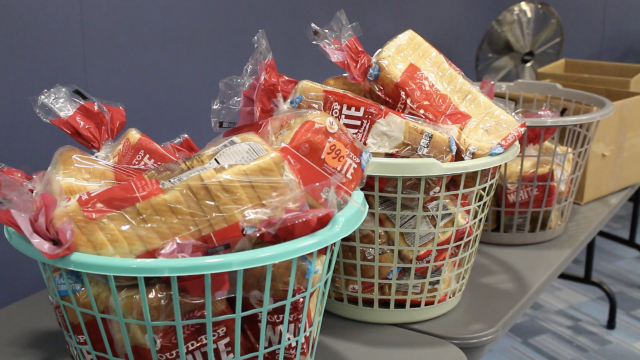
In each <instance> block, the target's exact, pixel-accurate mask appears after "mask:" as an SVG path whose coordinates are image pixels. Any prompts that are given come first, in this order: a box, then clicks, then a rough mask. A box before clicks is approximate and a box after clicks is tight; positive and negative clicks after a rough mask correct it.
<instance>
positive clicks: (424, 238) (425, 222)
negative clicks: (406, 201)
mask: <svg viewBox="0 0 640 360" xmlns="http://www.w3.org/2000/svg"><path fill="white" fill-rule="evenodd" d="M389 218H390V219H391V221H393V223H394V224H395V223H396V215H395V214H389ZM417 221H418V216H417V215H401V216H400V225H399V227H400V229H411V230H415V229H416V227H417V226H416V225H417ZM419 230H434V228H433V225H431V221H429V218H427V217H426V216H423V217H422V221H421V222H420V229H419ZM402 234H403V235H404V239H405V241H406V242H407V244H409V246H415V243H416V234H415V233H411V232H404V233H402ZM435 235H436V234H435V232H428V233H421V234H420V239H419V240H418V246H422V245H424V244H426V243H427V242H429V241H431V240H433V238H434V237H435Z"/></svg>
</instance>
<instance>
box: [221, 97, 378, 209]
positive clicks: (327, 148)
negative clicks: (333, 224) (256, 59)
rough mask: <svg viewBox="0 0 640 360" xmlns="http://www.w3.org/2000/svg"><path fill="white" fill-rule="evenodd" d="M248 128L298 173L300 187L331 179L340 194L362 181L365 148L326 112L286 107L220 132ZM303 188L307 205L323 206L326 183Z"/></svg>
mask: <svg viewBox="0 0 640 360" xmlns="http://www.w3.org/2000/svg"><path fill="white" fill-rule="evenodd" d="M251 132H253V133H257V134H258V135H259V136H261V137H262V138H263V139H266V141H268V142H269V143H270V144H271V145H272V146H273V147H274V148H275V149H277V150H278V152H279V153H280V154H282V156H283V157H284V158H285V159H286V161H287V162H288V163H289V164H290V165H291V167H292V168H294V169H295V170H296V171H297V172H298V174H300V179H301V181H302V184H303V186H304V187H308V186H309V185H311V184H316V183H323V182H325V181H327V180H329V179H334V180H335V181H337V182H338V185H337V187H336V190H335V192H336V193H337V196H338V198H344V197H345V196H350V195H351V193H352V192H353V191H354V190H356V189H358V188H360V187H361V186H362V184H363V183H364V178H363V174H364V169H365V166H366V164H367V163H368V162H369V159H370V155H369V152H368V151H366V150H365V148H364V145H362V143H361V142H360V141H358V140H357V139H355V138H354V137H353V135H352V134H351V132H350V131H349V130H348V129H347V128H346V127H345V126H344V125H343V124H341V123H340V122H338V121H337V120H336V119H335V118H333V117H331V116H330V115H329V114H327V113H324V112H322V111H318V110H292V111H286V112H282V113H280V114H278V115H276V116H274V117H272V118H270V119H268V120H265V121H262V122H257V123H253V124H247V125H244V126H241V127H238V128H235V129H231V130H229V131H227V132H225V133H224V134H223V135H224V136H232V135H234V134H239V133H251ZM307 189H308V190H309V191H307V201H308V202H309V204H310V205H311V207H313V208H322V207H324V206H325V204H326V202H327V196H328V195H329V193H330V190H331V189H330V188H329V187H328V186H327V187H324V188H322V187H311V188H307ZM338 208H341V206H339V207H338Z"/></svg>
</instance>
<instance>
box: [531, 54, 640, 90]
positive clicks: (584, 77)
mask: <svg viewBox="0 0 640 360" xmlns="http://www.w3.org/2000/svg"><path fill="white" fill-rule="evenodd" d="M537 79H538V80H543V79H552V80H555V81H565V82H570V83H575V84H584V85H593V86H603V87H610V88H617V89H623V90H634V91H640V64H628V63H615V62H606V61H591V60H576V59H561V60H558V61H556V62H554V63H551V64H549V65H547V66H543V67H542V68H540V69H538V71H537Z"/></svg>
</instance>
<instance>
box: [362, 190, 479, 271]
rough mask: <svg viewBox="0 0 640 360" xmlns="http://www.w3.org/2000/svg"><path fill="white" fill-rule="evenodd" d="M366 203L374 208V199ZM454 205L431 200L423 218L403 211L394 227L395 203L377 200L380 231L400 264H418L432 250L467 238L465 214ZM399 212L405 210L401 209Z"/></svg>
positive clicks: (452, 199) (467, 221)
mask: <svg viewBox="0 0 640 360" xmlns="http://www.w3.org/2000/svg"><path fill="white" fill-rule="evenodd" d="M367 201H368V202H369V203H370V205H369V206H373V205H374V204H373V202H374V201H375V200H374V199H372V198H371V197H369V198H368V199H367ZM456 203H457V201H456V199H455V198H453V197H446V198H444V199H443V201H433V202H431V203H429V204H428V208H429V211H428V212H426V214H427V215H422V216H421V218H420V217H419V216H418V215H417V214H415V213H411V212H407V213H406V214H403V215H400V217H399V223H398V224H397V221H398V220H397V215H396V212H397V209H398V204H397V203H396V202H395V201H394V200H393V199H392V198H389V197H381V198H380V201H379V204H378V206H379V207H378V208H379V210H380V211H384V212H381V213H379V214H378V218H379V222H380V228H382V229H383V230H385V231H386V233H387V236H388V237H389V241H390V242H391V244H394V245H396V246H398V258H399V259H401V260H402V261H403V262H404V263H406V264H413V263H419V262H420V261H422V260H425V259H427V261H428V260H429V259H430V256H431V255H432V253H433V252H434V249H436V250H444V249H443V248H441V247H443V246H446V245H449V244H451V243H452V242H459V241H461V240H463V239H464V238H465V237H467V236H468V235H467V234H468V232H469V227H467V226H466V225H467V224H468V223H469V215H468V214H467V213H466V212H465V211H458V210H457V207H456ZM401 209H402V210H401V211H407V209H406V208H403V207H402V206H401ZM419 218H420V219H419ZM418 220H419V221H420V223H419V227H418ZM396 225H397V226H396ZM456 227H457V229H456ZM396 229H397V230H396ZM416 230H418V234H417V235H416ZM416 237H417V241H416Z"/></svg>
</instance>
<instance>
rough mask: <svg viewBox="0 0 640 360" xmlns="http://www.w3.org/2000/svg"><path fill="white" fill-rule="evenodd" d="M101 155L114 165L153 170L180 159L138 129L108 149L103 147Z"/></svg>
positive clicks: (124, 133)
mask: <svg viewBox="0 0 640 360" xmlns="http://www.w3.org/2000/svg"><path fill="white" fill-rule="evenodd" d="M100 153H101V155H104V157H105V158H106V159H107V160H108V161H109V162H112V163H114V164H120V165H131V166H140V167H143V168H147V169H152V168H154V167H156V166H158V165H161V164H165V163H168V162H171V161H174V160H177V159H178V157H177V156H176V155H174V154H172V153H170V152H169V151H167V149H165V148H164V147H162V146H160V145H159V144H158V143H156V142H155V141H153V140H151V139H150V138H149V137H148V136H146V135H145V134H143V133H142V132H140V131H139V130H138V129H133V128H131V129H127V130H126V131H125V132H123V133H122V134H120V136H119V137H118V139H117V140H116V141H115V142H114V143H113V144H110V145H109V146H108V147H103V149H102V150H101V151H100Z"/></svg>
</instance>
